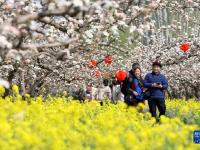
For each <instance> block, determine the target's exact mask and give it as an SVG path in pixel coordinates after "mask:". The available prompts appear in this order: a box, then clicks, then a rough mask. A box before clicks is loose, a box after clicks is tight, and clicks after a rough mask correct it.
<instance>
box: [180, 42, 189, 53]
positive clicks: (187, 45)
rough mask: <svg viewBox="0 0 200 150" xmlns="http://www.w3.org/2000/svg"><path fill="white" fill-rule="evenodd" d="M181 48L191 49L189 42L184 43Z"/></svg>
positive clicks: (184, 49) (183, 49)
mask: <svg viewBox="0 0 200 150" xmlns="http://www.w3.org/2000/svg"><path fill="white" fill-rule="evenodd" d="M180 49H181V50H182V51H184V52H187V51H188V50H189V49H190V45H189V44H188V43H183V44H181V45H180Z"/></svg>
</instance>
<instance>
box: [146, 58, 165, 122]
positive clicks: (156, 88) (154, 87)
mask: <svg viewBox="0 0 200 150" xmlns="http://www.w3.org/2000/svg"><path fill="white" fill-rule="evenodd" d="M161 68H162V65H161V63H159V62H154V63H153V65H152V73H148V74H147V75H146V76H145V79H144V86H145V87H146V88H148V90H149V92H150V96H149V99H148V104H149V110H150V113H151V115H152V117H155V118H156V106H157V108H158V110H159V112H160V115H159V117H160V116H161V115H165V111H166V105H165V90H167V88H168V81H167V79H166V77H165V76H164V75H163V74H161V73H160V71H161Z"/></svg>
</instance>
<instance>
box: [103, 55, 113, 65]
mask: <svg viewBox="0 0 200 150" xmlns="http://www.w3.org/2000/svg"><path fill="white" fill-rule="evenodd" d="M104 62H105V64H111V63H112V56H110V55H108V56H106V57H105V58H104Z"/></svg>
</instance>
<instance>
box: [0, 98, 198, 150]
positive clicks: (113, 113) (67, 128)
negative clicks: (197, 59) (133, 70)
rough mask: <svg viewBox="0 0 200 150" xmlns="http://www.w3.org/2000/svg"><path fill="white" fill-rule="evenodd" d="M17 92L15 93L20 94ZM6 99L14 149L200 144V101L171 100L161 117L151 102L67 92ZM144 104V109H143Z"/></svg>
mask: <svg viewBox="0 0 200 150" xmlns="http://www.w3.org/2000/svg"><path fill="white" fill-rule="evenodd" d="M14 97H15V96H14ZM14 97H6V98H5V99H3V98H1V99H0V112H1V113H0V147H1V148H3V149H7V150H12V149H24V150H25V149H27V150H28V149H34V150H37V149H43V150H45V149H52V150H59V149H71V150H78V149H84V150H89V149H98V150H107V149H108V150H110V149H113V150H114V149H115V150H118V149H119V150H121V149H127V150H129V149H134V150H143V149H155V150H156V149H162V150H165V149H166V150H167V149H172V150H174V149H176V150H182V149H184V150H185V149H188V150H195V149H196V150H197V149H200V145H197V144H194V143H193V131H194V130H198V129H200V117H199V116H200V103H199V102H197V101H194V100H190V101H183V100H167V102H166V103H167V116H169V117H170V118H171V119H169V118H168V117H161V119H160V122H156V120H155V119H154V118H151V117H150V114H149V113H148V112H143V113H139V112H141V110H142V109H146V108H145V107H147V105H146V106H145V107H143V105H139V106H138V107H137V108H128V109H127V107H126V105H125V104H124V103H123V102H119V103H118V104H117V105H114V104H110V103H109V102H108V103H107V104H104V105H103V106H100V105H99V102H98V101H93V102H84V103H79V102H78V101H74V100H71V99H70V98H64V97H60V98H59V97H57V98H56V97H54V98H52V97H49V98H48V99H47V100H46V101H45V102H44V101H43V99H42V97H37V98H36V99H32V98H30V97H29V96H26V101H24V100H21V97H20V96H19V95H18V97H15V102H11V101H12V99H13V98H14ZM138 110H139V111H138Z"/></svg>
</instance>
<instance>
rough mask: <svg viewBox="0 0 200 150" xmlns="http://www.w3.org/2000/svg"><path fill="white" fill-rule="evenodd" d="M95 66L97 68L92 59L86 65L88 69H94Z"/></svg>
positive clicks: (95, 62)
mask: <svg viewBox="0 0 200 150" xmlns="http://www.w3.org/2000/svg"><path fill="white" fill-rule="evenodd" d="M96 66H97V61H96V60H94V59H92V60H91V61H90V62H89V64H88V67H89V68H95V67H96Z"/></svg>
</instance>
